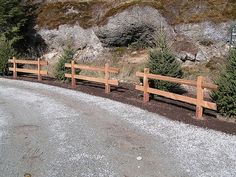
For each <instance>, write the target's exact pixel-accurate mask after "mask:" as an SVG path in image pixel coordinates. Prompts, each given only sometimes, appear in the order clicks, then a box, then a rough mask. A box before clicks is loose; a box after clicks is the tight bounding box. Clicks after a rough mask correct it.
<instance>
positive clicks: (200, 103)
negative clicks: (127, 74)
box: [135, 68, 218, 118]
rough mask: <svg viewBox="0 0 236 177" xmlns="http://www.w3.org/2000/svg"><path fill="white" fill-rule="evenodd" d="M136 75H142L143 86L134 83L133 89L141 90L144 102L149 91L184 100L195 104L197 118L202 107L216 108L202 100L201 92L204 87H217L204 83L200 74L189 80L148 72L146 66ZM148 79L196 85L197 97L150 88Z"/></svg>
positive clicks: (201, 112)
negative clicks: (193, 79) (195, 78)
mask: <svg viewBox="0 0 236 177" xmlns="http://www.w3.org/2000/svg"><path fill="white" fill-rule="evenodd" d="M136 76H138V77H143V86H140V85H136V87H135V89H136V90H139V91H142V92H143V100H144V102H148V101H149V93H151V94H156V95H160V96H163V97H166V98H170V99H173V100H178V101H182V102H186V103H189V104H193V105H196V117H197V118H202V115H203V108H207V109H212V110H217V106H216V104H215V103H212V102H208V101H204V94H203V92H204V88H207V89H211V90H216V89H217V88H218V87H217V85H214V84H207V83H204V78H203V77H202V76H199V77H198V79H197V81H191V80H185V79H179V78H173V77H168V76H161V75H155V74H150V73H149V69H148V68H145V69H144V73H141V72H137V73H136ZM148 79H157V80H162V81H167V82H173V83H178V84H186V85H190V86H195V87H197V98H191V97H188V96H183V95H179V94H175V93H170V92H167V91H162V90H158V89H154V88H150V87H149V81H148Z"/></svg>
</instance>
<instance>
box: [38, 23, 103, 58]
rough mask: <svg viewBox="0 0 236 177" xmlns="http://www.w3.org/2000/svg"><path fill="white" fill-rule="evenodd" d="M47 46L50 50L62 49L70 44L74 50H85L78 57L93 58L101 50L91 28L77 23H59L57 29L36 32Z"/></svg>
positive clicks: (100, 45) (99, 43)
mask: <svg viewBox="0 0 236 177" xmlns="http://www.w3.org/2000/svg"><path fill="white" fill-rule="evenodd" d="M38 33H39V34H40V35H41V36H42V38H43V39H44V40H45V42H46V44H47V45H48V46H49V50H50V51H55V50H56V51H60V52H61V51H62V49H63V48H64V47H66V46H67V45H70V46H72V47H73V49H74V50H76V51H86V53H85V52H84V53H83V55H81V56H80V58H86V59H89V60H91V59H95V58H96V56H97V55H99V54H100V53H101V52H102V51H103V47H102V44H101V42H100V40H99V39H98V38H97V36H96V35H95V33H94V31H93V29H83V28H81V27H80V26H79V25H75V26H69V25H61V26H60V27H59V28H58V29H53V30H48V29H41V30H39V32H38Z"/></svg>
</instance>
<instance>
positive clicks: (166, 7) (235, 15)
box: [37, 0, 236, 29]
mask: <svg viewBox="0 0 236 177" xmlns="http://www.w3.org/2000/svg"><path fill="white" fill-rule="evenodd" d="M135 5H139V6H151V7H153V8H155V9H158V10H160V12H161V13H162V15H163V16H164V17H165V18H167V20H168V21H169V23H170V24H174V25H176V24H179V23H196V22H201V21H205V20H210V21H214V22H222V21H226V20H229V19H231V20H234V19H236V1H235V0H227V1H225V0H205V1H203V0H200V1H199V0H188V1H185V0H155V1H154V0H153V1H150V0H126V1H121V0H118V1H117V0H116V1H115V0H110V1H97V0H90V1H66V2H57V3H47V4H46V3H43V4H41V5H40V6H39V9H38V18H37V23H38V25H39V26H40V27H46V28H49V29H53V28H57V27H59V26H60V25H62V24H75V23H76V22H78V23H79V24H80V25H81V26H82V27H83V28H89V27H92V26H94V25H103V24H105V23H106V22H107V20H108V19H109V17H111V16H114V15H116V14H117V13H120V12H122V11H123V10H125V9H127V8H130V7H132V6H135Z"/></svg>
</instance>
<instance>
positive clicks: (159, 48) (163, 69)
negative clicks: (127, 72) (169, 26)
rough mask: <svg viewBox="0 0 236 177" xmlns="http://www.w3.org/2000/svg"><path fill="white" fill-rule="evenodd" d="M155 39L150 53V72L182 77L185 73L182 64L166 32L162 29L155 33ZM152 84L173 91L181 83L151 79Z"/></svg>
mask: <svg viewBox="0 0 236 177" xmlns="http://www.w3.org/2000/svg"><path fill="white" fill-rule="evenodd" d="M154 39H155V47H154V48H153V49H152V50H151V51H150V53H149V61H148V65H147V67H148V68H149V69H150V73H152V74H158V75H163V76H170V77H177V78H181V77H182V75H183V73H182V69H181V65H180V63H179V62H178V61H177V60H176V59H175V56H174V55H173V54H172V53H171V50H170V49H169V47H168V43H167V39H166V36H165V34H164V33H163V32H162V31H160V32H158V33H157V34H156V35H155V37H154ZM150 86H151V87H154V88H157V89H161V90H169V91H172V90H173V88H176V87H178V86H179V85H178V84H175V83H170V82H165V81H160V80H150Z"/></svg>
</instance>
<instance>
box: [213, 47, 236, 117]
mask: <svg viewBox="0 0 236 177" xmlns="http://www.w3.org/2000/svg"><path fill="white" fill-rule="evenodd" d="M215 83H216V84H217V85H218V90H217V91H215V92H213V93H212V95H211V97H212V99H213V100H215V101H216V103H217V106H218V110H219V112H220V113H221V114H222V115H225V116H229V117H233V116H236V50H235V49H234V50H231V51H230V53H229V55H228V58H227V63H226V65H225V67H224V69H223V70H222V72H221V73H220V75H219V77H218V78H217V79H216V81H215Z"/></svg>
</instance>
